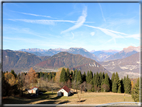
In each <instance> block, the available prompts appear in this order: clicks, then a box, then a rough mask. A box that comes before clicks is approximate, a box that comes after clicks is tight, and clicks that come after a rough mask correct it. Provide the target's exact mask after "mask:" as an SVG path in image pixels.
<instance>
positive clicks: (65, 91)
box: [57, 86, 71, 96]
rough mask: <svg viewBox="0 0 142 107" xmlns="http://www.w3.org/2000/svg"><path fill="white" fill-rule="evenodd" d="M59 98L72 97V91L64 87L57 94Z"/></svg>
mask: <svg viewBox="0 0 142 107" xmlns="http://www.w3.org/2000/svg"><path fill="white" fill-rule="evenodd" d="M57 95H58V96H69V95H71V92H70V89H69V88H68V87H67V86H64V87H63V88H61V89H60V90H59V91H58V92H57Z"/></svg>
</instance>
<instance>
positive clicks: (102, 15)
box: [99, 3, 106, 22]
mask: <svg viewBox="0 0 142 107" xmlns="http://www.w3.org/2000/svg"><path fill="white" fill-rule="evenodd" d="M99 6H100V9H101V13H102V17H103V19H104V21H105V22H106V19H105V17H104V14H103V9H102V7H101V4H100V3H99Z"/></svg>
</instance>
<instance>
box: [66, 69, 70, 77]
mask: <svg viewBox="0 0 142 107" xmlns="http://www.w3.org/2000/svg"><path fill="white" fill-rule="evenodd" d="M66 73H67V80H69V79H70V72H69V68H67V72H66Z"/></svg>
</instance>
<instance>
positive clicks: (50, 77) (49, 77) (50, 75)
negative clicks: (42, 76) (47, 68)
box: [48, 72, 52, 81]
mask: <svg viewBox="0 0 142 107" xmlns="http://www.w3.org/2000/svg"><path fill="white" fill-rule="evenodd" d="M48 79H49V81H50V80H51V79H52V74H51V72H50V73H49V76H48Z"/></svg>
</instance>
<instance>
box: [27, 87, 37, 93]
mask: <svg viewBox="0 0 142 107" xmlns="http://www.w3.org/2000/svg"><path fill="white" fill-rule="evenodd" d="M28 93H30V94H31V93H33V94H38V87H32V88H31V89H29V90H28Z"/></svg>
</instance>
